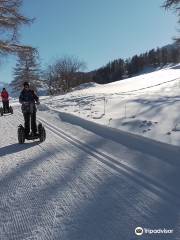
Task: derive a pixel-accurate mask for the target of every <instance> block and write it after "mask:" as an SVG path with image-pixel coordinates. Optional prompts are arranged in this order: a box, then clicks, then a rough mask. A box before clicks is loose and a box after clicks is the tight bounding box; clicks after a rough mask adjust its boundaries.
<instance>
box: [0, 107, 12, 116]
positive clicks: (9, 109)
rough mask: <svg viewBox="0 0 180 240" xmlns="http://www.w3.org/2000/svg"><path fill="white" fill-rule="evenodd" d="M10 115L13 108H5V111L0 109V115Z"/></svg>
mask: <svg viewBox="0 0 180 240" xmlns="http://www.w3.org/2000/svg"><path fill="white" fill-rule="evenodd" d="M8 113H11V114H13V108H12V107H11V106H9V107H7V106H6V107H5V109H3V107H1V108H0V115H1V116H3V115H4V114H8Z"/></svg>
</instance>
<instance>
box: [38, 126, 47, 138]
mask: <svg viewBox="0 0 180 240" xmlns="http://www.w3.org/2000/svg"><path fill="white" fill-rule="evenodd" d="M38 132H39V141H40V142H44V141H45V140H46V130H45V128H44V127H43V126H42V124H41V123H40V124H39V125H38Z"/></svg>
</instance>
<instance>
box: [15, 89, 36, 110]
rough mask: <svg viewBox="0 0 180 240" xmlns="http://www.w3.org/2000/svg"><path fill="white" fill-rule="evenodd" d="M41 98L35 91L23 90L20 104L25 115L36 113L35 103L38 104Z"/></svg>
mask: <svg viewBox="0 0 180 240" xmlns="http://www.w3.org/2000/svg"><path fill="white" fill-rule="evenodd" d="M38 101H39V98H38V96H37V95H36V94H35V92H34V91H33V90H25V89H23V90H22V92H21V93H20V96H19V102H20V103H21V104H22V107H21V110H22V112H23V113H35V112H36V106H35V102H38Z"/></svg>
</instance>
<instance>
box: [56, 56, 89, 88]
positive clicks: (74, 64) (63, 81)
mask: <svg viewBox="0 0 180 240" xmlns="http://www.w3.org/2000/svg"><path fill="white" fill-rule="evenodd" d="M85 67H86V64H85V62H84V61H81V60H79V59H78V58H77V57H75V56H64V57H62V58H60V59H58V60H57V61H56V63H55V69H56V72H57V74H58V79H57V80H58V83H59V87H61V88H62V87H63V88H64V90H65V91H69V89H70V88H71V87H72V86H73V81H75V79H76V73H77V72H79V71H82V70H84V69H85Z"/></svg>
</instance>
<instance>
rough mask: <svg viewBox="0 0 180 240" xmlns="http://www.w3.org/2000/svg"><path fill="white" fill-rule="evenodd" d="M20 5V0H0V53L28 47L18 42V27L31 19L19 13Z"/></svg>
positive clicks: (22, 49)
mask: <svg viewBox="0 0 180 240" xmlns="http://www.w3.org/2000/svg"><path fill="white" fill-rule="evenodd" d="M21 6H22V0H0V34H1V37H0V54H6V53H17V52H19V51H24V50H26V49H30V47H28V46H23V45H21V44H19V43H18V35H19V27H20V26H22V25H24V24H30V23H31V22H32V21H33V19H29V18H27V17H25V16H23V15H22V14H21V13H20V7H21Z"/></svg>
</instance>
